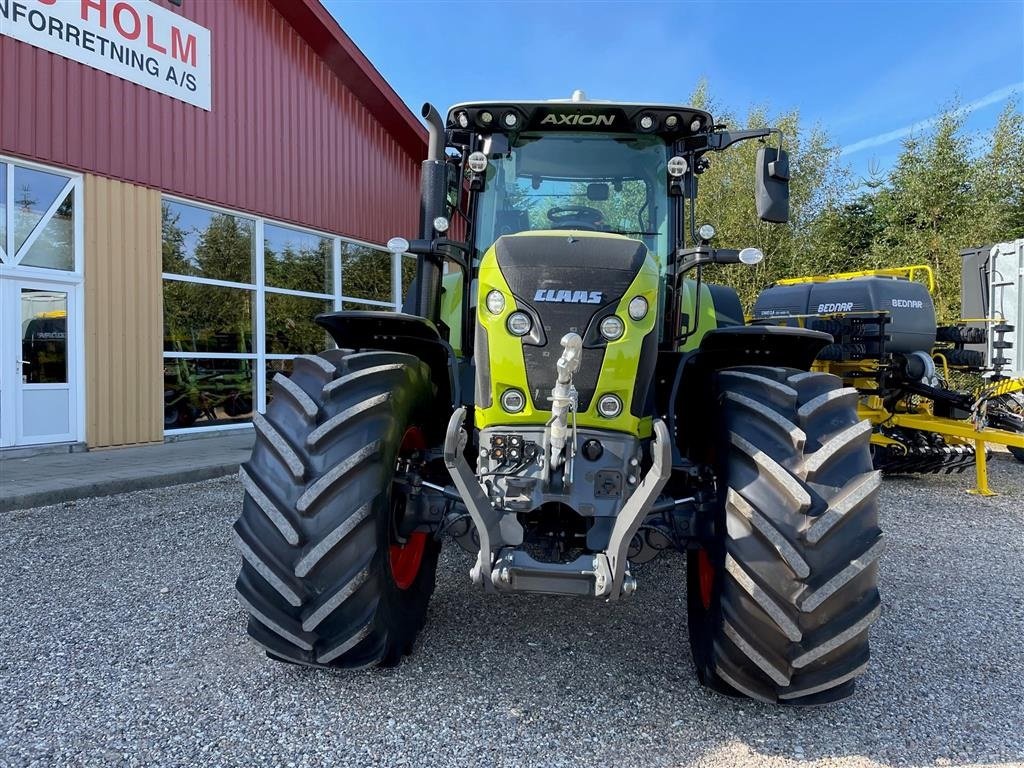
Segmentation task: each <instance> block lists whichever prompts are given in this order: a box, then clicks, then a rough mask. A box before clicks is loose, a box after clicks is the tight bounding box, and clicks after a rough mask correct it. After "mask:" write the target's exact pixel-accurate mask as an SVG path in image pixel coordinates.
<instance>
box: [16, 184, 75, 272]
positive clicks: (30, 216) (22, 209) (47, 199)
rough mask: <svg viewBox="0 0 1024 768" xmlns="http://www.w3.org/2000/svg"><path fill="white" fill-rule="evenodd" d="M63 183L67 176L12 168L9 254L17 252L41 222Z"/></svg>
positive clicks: (61, 188)
mask: <svg viewBox="0 0 1024 768" xmlns="http://www.w3.org/2000/svg"><path fill="white" fill-rule="evenodd" d="M67 183H68V177H67V176H60V175H58V174H56V173H47V172H45V171H37V170H36V169H34V168H25V167H24V166H21V165H16V166H14V196H13V197H12V198H11V207H12V211H13V214H14V217H13V218H14V221H13V225H14V243H13V247H12V249H11V250H12V252H13V253H17V252H18V251H20V250H21V247H22V246H23V245H24V244H25V241H27V240H28V238H29V235H31V234H32V230H34V229H35V228H36V226H37V225H38V224H39V222H40V221H42V219H43V215H44V214H45V213H46V212H47V211H48V210H49V209H50V206H51V205H53V204H54V203H55V202H56V201H57V196H58V195H60V193H61V190H63V189H64V187H65V186H67Z"/></svg>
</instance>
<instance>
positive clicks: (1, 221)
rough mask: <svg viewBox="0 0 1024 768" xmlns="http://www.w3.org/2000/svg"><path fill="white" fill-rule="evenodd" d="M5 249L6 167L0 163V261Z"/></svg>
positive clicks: (6, 246)
mask: <svg viewBox="0 0 1024 768" xmlns="http://www.w3.org/2000/svg"><path fill="white" fill-rule="evenodd" d="M7 248H8V245H7V165H6V164H4V163H0V260H3V259H4V256H3V255H4V253H6V252H7Z"/></svg>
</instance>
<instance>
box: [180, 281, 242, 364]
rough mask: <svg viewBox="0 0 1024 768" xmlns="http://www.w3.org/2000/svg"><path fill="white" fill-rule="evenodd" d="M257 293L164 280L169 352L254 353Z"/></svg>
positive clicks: (220, 286)
mask: <svg viewBox="0 0 1024 768" xmlns="http://www.w3.org/2000/svg"><path fill="white" fill-rule="evenodd" d="M253 295H254V293H253V291H251V290H247V289H245V288H226V287H224V286H222V285H203V284H200V283H186V282H182V281H180V280H164V351H165V352H236V353H237V352H241V353H246V352H252V351H253V345H252V334H253V330H252V327H253V321H252V320H253V309H252V303H253Z"/></svg>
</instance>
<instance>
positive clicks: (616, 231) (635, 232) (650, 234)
mask: <svg viewBox="0 0 1024 768" xmlns="http://www.w3.org/2000/svg"><path fill="white" fill-rule="evenodd" d="M604 231H605V232H611V233H612V234H613V235H646V236H647V237H654V236H655V235H656V234H658V233H657V232H641V231H639V230H632V229H606V230H604Z"/></svg>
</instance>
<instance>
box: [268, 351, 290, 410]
mask: <svg viewBox="0 0 1024 768" xmlns="http://www.w3.org/2000/svg"><path fill="white" fill-rule="evenodd" d="M279 373H283V374H284V375H285V376H290V375H291V373H292V361H291V360H267V368H266V374H265V375H266V378H265V381H266V388H267V405H270V401H271V400H273V399H274V384H273V381H274V377H275V376H276V375H277V374H279Z"/></svg>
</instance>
